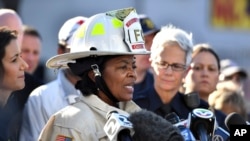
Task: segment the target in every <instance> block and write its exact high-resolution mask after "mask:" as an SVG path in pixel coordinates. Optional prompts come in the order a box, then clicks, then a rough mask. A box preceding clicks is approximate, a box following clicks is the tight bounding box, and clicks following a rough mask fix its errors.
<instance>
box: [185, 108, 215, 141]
mask: <svg viewBox="0 0 250 141" xmlns="http://www.w3.org/2000/svg"><path fill="white" fill-rule="evenodd" d="M188 119H189V120H188V121H189V122H188V127H189V128H190V130H191V131H192V133H193V134H194V137H195V138H196V139H197V140H201V141H210V140H212V135H213V133H214V127H215V117H214V114H213V112H212V111H210V110H208V109H204V108H196V109H194V110H193V111H192V112H191V113H190V114H189V117H188Z"/></svg>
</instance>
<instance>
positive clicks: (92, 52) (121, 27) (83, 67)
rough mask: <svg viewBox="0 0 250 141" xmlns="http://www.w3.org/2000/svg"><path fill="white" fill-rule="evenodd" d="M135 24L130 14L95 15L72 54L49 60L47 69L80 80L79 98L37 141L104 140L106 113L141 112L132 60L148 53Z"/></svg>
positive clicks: (78, 37)
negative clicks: (65, 68)
mask: <svg viewBox="0 0 250 141" xmlns="http://www.w3.org/2000/svg"><path fill="white" fill-rule="evenodd" d="M135 19H138V15H137V14H136V11H135V9H134V8H126V9H120V10H114V11H111V12H106V13H100V14H96V15H93V16H91V17H90V18H89V19H88V20H87V21H86V23H84V24H83V25H82V26H81V27H80V28H79V29H78V30H77V31H76V33H75V36H74V37H73V40H72V44H71V48H70V53H67V54H62V55H59V56H55V57H52V58H51V59H49V61H48V62H47V67H49V68H54V67H56V68H57V66H55V65H56V64H58V63H60V64H61V65H62V66H68V67H69V68H70V70H71V71H72V72H73V73H74V74H76V75H77V76H79V77H80V78H81V80H80V81H78V82H77V84H76V85H75V87H76V88H77V89H79V90H80V91H81V94H82V95H83V96H82V97H79V99H78V102H76V103H74V104H72V105H70V106H67V107H65V108H63V109H62V110H60V111H59V112H57V113H56V114H54V115H53V116H52V117H51V118H50V119H49V121H48V122H47V124H46V125H45V127H44V128H43V130H42V132H41V134H40V136H39V140H40V141H54V140H59V139H65V140H66V139H67V140H73V139H74V140H77V141H80V140H88V141H90V140H91V141H98V140H108V136H107V135H106V133H105V132H104V130H103V128H104V125H105V124H106V122H107V117H106V116H107V114H108V113H109V112H111V111H116V112H117V113H119V114H122V115H124V116H128V115H129V113H132V112H135V111H139V110H141V109H140V107H138V106H137V105H136V104H135V103H134V102H133V101H132V98H133V92H134V88H133V85H134V84H135V81H136V72H135V68H136V66H135V57H134V55H139V54H149V53H150V52H148V51H147V50H146V49H145V47H144V40H143V34H141V33H142V29H141V25H140V23H139V21H138V20H135ZM129 33H135V34H129ZM104 43H105V44H104ZM134 46H136V48H135V47H134ZM64 60H68V61H64Z"/></svg>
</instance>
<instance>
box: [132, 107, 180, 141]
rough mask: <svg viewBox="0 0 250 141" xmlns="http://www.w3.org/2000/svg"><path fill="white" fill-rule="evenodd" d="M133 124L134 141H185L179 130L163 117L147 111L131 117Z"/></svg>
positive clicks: (136, 113) (135, 113)
mask: <svg viewBox="0 0 250 141" xmlns="http://www.w3.org/2000/svg"><path fill="white" fill-rule="evenodd" d="M129 120H130V122H131V123H132V124H133V129H134V135H133V140H134V141H170V140H171V141H183V140H184V139H183V137H182V135H181V133H180V131H179V129H178V128H177V127H175V126H173V125H172V124H171V123H170V122H168V121H167V120H165V119H164V118H163V117H161V116H158V115H156V114H155V113H153V112H151V111H147V110H141V111H139V112H134V113H132V114H131V115H130V116H129Z"/></svg>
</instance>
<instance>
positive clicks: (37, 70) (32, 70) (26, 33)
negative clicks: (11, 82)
mask: <svg viewBox="0 0 250 141" xmlns="http://www.w3.org/2000/svg"><path fill="white" fill-rule="evenodd" d="M41 49H42V37H41V34H40V33H39V32H38V30H37V29H35V28H34V27H32V26H30V25H23V41H22V45H21V50H22V57H23V59H24V60H25V61H26V62H27V63H28V65H29V68H28V70H27V71H26V72H27V73H29V74H31V75H33V76H34V77H37V78H38V79H39V80H41V81H42V82H44V80H43V76H42V75H43V67H41V65H40V64H41V60H40V58H41Z"/></svg>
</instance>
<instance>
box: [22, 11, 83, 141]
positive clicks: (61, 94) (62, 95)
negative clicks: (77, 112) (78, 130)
mask: <svg viewBox="0 0 250 141" xmlns="http://www.w3.org/2000/svg"><path fill="white" fill-rule="evenodd" d="M86 20H87V18H86V17H82V16H76V17H73V18H70V19H68V20H67V21H66V22H65V23H64V24H63V25H62V27H61V28H60V30H59V33H58V48H57V53H58V54H63V53H67V52H68V51H69V50H70V43H71V40H72V36H73V34H74V33H75V31H76V30H77V29H78V28H79V27H80V25H81V24H83V23H84V22H85V21H86ZM58 72H59V73H58V76H57V79H56V80H54V81H52V82H49V83H47V84H44V85H42V86H40V87H38V88H36V89H35V90H34V91H33V92H32V93H31V94H30V96H29V99H28V101H27V103H26V105H25V108H24V112H23V124H22V128H21V133H20V141H28V140H30V141H33V140H34V141H35V140H37V139H38V136H39V134H40V132H41V130H42V128H43V127H44V125H45V124H46V122H47V121H48V119H49V118H50V116H52V115H53V114H54V113H56V112H57V111H59V110H60V109H62V108H63V107H66V106H67V105H70V104H73V103H75V98H76V97H79V96H80V95H79V92H77V90H76V89H75V87H74V85H75V84H76V82H77V81H78V80H79V78H78V77H77V76H75V75H74V74H73V73H72V72H71V71H70V69H68V68H66V69H59V71H58Z"/></svg>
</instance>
